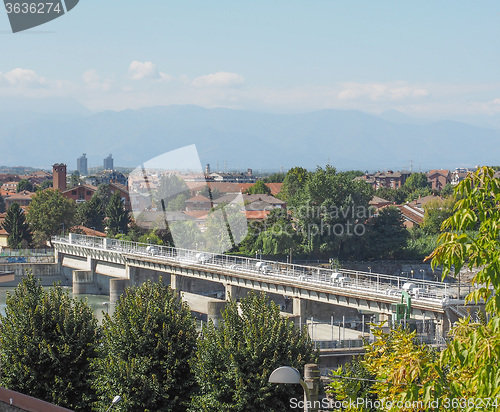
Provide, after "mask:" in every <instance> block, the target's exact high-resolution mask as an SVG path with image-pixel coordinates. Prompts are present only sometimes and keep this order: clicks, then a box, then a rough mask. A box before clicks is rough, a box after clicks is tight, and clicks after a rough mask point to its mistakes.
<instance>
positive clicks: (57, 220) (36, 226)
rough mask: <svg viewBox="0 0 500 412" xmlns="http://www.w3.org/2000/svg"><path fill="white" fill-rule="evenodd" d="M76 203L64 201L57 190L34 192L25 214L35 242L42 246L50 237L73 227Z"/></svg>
mask: <svg viewBox="0 0 500 412" xmlns="http://www.w3.org/2000/svg"><path fill="white" fill-rule="evenodd" d="M75 214H76V203H75V202H74V201H73V200H70V199H66V198H65V197H64V196H63V195H62V194H61V192H60V191H59V190H55V189H47V190H44V191H43V192H36V194H35V195H34V196H33V197H32V199H31V203H30V207H29V209H28V213H27V216H26V218H27V221H28V223H29V224H30V225H31V228H32V230H33V232H34V238H35V241H36V242H37V243H38V244H43V243H44V242H45V241H47V240H49V241H50V237H51V236H55V235H57V234H59V233H62V232H63V230H64V229H66V230H69V228H70V227H72V226H73V225H74V218H75Z"/></svg>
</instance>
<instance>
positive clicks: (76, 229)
mask: <svg viewBox="0 0 500 412" xmlns="http://www.w3.org/2000/svg"><path fill="white" fill-rule="evenodd" d="M70 232H72V233H79V234H82V235H86V236H98V237H106V236H107V235H106V233H104V232H99V231H98V230H95V229H93V228H90V227H85V226H82V225H77V226H73V227H72V228H71V229H70Z"/></svg>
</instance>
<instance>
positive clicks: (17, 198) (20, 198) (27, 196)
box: [4, 190, 35, 209]
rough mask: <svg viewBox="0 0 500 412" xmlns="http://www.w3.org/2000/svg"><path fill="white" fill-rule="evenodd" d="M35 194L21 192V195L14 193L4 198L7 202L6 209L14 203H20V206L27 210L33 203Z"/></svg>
mask: <svg viewBox="0 0 500 412" xmlns="http://www.w3.org/2000/svg"><path fill="white" fill-rule="evenodd" d="M34 195H35V193H33V192H27V191H26V190H24V191H22V192H19V193H13V194H11V195H9V196H5V197H4V201H5V208H6V209H8V208H9V207H10V206H11V205H12V203H19V206H21V207H22V208H25V207H26V206H28V205H29V204H30V203H31V200H32V198H33V196H34Z"/></svg>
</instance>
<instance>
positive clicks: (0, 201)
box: [0, 195, 5, 213]
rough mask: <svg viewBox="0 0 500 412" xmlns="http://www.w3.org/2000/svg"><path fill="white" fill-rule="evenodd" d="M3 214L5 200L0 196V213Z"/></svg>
mask: <svg viewBox="0 0 500 412" xmlns="http://www.w3.org/2000/svg"><path fill="white" fill-rule="evenodd" d="M4 212H5V200H4V198H3V196H2V195H0V213H4Z"/></svg>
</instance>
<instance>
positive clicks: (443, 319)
mask: <svg viewBox="0 0 500 412" xmlns="http://www.w3.org/2000/svg"><path fill="white" fill-rule="evenodd" d="M449 331H450V320H449V319H448V316H446V314H445V313H440V314H439V316H438V318H437V325H436V334H437V335H439V336H442V337H443V338H445V337H446V336H447V335H448V332H449Z"/></svg>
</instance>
